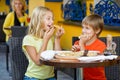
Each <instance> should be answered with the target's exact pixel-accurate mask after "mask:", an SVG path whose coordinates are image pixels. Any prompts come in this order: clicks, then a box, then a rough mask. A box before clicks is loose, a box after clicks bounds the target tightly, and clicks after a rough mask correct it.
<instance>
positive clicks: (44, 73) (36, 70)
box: [22, 35, 54, 79]
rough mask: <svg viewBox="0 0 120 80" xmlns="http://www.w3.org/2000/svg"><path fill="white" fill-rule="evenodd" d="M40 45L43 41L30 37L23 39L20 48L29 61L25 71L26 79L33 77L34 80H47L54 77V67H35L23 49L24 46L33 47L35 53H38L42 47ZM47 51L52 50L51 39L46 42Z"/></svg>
mask: <svg viewBox="0 0 120 80" xmlns="http://www.w3.org/2000/svg"><path fill="white" fill-rule="evenodd" d="M42 44H43V39H38V38H36V37H33V36H31V35H26V36H25V37H24V39H23V44H22V48H23V51H24V53H25V55H26V57H27V59H28V61H29V65H28V68H27V71H26V73H25V75H26V76H28V77H34V78H38V79H47V78H51V77H54V67H52V66H46V65H41V66H37V65H36V64H35V63H34V62H33V61H32V60H31V58H30V57H29V55H28V53H27V51H26V49H25V48H24V46H25V45H29V46H33V47H35V48H36V50H37V52H39V50H40V48H41V47H42ZM47 50H53V41H52V39H50V40H49V42H48V46H47Z"/></svg>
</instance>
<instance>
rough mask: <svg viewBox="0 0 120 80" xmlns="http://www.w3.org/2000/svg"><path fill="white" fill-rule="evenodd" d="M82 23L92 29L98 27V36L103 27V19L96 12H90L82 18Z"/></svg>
mask: <svg viewBox="0 0 120 80" xmlns="http://www.w3.org/2000/svg"><path fill="white" fill-rule="evenodd" d="M83 24H85V25H89V26H91V27H92V28H93V29H94V30H98V29H100V32H99V33H98V34H97V36H99V35H100V33H101V32H102V30H103V27H104V20H103V18H102V17H101V16H99V15H98V14H91V15H89V16H86V17H85V18H84V19H83V21H82V25H83Z"/></svg>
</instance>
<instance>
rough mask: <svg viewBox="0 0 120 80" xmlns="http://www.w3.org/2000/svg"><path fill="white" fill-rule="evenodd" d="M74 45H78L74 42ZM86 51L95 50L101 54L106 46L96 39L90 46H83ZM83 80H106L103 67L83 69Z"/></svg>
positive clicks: (77, 42)
mask: <svg viewBox="0 0 120 80" xmlns="http://www.w3.org/2000/svg"><path fill="white" fill-rule="evenodd" d="M74 45H79V41H76V42H75V43H74ZM85 49H86V50H97V51H100V53H101V54H102V52H103V51H104V50H105V49H106V45H105V43H104V42H102V41H101V40H99V39H96V40H95V41H94V42H93V43H92V44H91V45H89V46H85ZM83 75H84V80H106V76H105V71H104V67H92V68H83Z"/></svg>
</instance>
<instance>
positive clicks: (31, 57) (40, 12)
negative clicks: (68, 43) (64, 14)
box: [22, 6, 64, 80]
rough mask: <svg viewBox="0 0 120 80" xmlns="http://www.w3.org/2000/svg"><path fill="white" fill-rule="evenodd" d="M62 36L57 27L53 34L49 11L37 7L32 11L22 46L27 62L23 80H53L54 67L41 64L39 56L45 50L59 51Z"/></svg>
mask: <svg viewBox="0 0 120 80" xmlns="http://www.w3.org/2000/svg"><path fill="white" fill-rule="evenodd" d="M63 34H64V29H63V28H62V27H58V29H57V31H56V33H55V26H54V25H53V13H52V11H51V10H50V9H48V8H46V7H42V6H39V7H36V8H35V9H34V10H33V13H32V16H31V20H30V26H29V30H28V35H26V36H25V37H24V39H23V44H22V47H23V51H24V53H25V55H26V56H27V58H28V61H29V65H28V68H27V71H26V73H25V77H24V80H55V78H54V67H52V66H46V65H43V64H41V63H40V61H39V60H40V54H41V53H42V52H43V51H45V50H53V49H54V50H61V47H60V37H61V36H62V35H63ZM53 35H55V36H54V37H53ZM53 39H54V40H53ZM53 41H54V43H53Z"/></svg>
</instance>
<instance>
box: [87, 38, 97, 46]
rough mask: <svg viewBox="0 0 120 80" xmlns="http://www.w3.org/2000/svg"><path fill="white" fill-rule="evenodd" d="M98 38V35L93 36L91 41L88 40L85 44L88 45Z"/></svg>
mask: <svg viewBox="0 0 120 80" xmlns="http://www.w3.org/2000/svg"><path fill="white" fill-rule="evenodd" d="M96 39H97V37H96V36H94V37H93V38H91V39H90V40H89V41H87V42H86V44H85V45H86V46H88V45H91V44H92V43H93V42H94V41H95V40H96Z"/></svg>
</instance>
